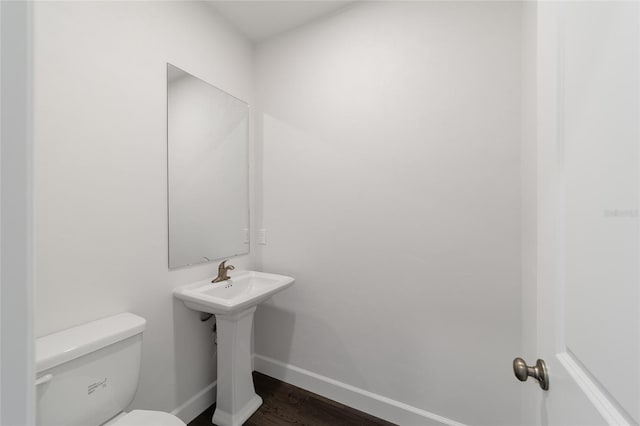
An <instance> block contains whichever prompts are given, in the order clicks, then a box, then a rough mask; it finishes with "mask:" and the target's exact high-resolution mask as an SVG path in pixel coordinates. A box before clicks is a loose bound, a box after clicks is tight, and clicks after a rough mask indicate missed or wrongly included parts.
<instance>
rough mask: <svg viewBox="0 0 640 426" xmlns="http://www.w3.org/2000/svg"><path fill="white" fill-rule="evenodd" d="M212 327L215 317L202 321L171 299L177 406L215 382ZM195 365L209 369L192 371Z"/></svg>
mask: <svg viewBox="0 0 640 426" xmlns="http://www.w3.org/2000/svg"><path fill="white" fill-rule="evenodd" d="M214 324H215V319H214V317H212V318H211V319H209V320H208V321H206V322H202V321H200V313H199V312H196V311H193V310H191V309H188V308H187V307H186V306H185V305H184V303H182V301H180V300H178V299H175V298H174V299H173V332H174V339H175V344H174V359H175V374H176V375H175V390H176V395H175V398H176V399H175V401H176V405H177V406H180V405H181V404H184V403H185V401H187V400H188V399H189V398H192V397H193V396H194V395H196V394H197V393H198V392H200V391H202V390H203V389H204V388H206V387H207V386H209V385H210V384H211V383H213V382H214V381H215V380H216V377H217V371H216V370H217V368H216V366H217V347H216V344H215V335H214V333H213V330H212V328H213V325H214ZM196 365H201V366H202V365H204V366H208V368H206V369H201V368H194V367H193V366H196Z"/></svg>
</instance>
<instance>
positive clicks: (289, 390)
mask: <svg viewBox="0 0 640 426" xmlns="http://www.w3.org/2000/svg"><path fill="white" fill-rule="evenodd" d="M253 382H254V385H255V388H256V393H257V394H258V395H260V396H261V397H262V399H263V401H264V403H263V404H262V406H261V407H260V408H259V409H258V411H256V412H255V413H254V414H253V416H251V417H250V418H249V420H247V422H246V423H245V426H282V425H296V426H302V425H304V426H338V425H340V426H350V425H353V426H393V423H389V422H386V421H384V420H381V419H378V418H377V417H373V416H371V415H369V414H366V413H363V412H362V411H358V410H354V409H353V408H350V407H347V406H346V405H342V404H339V403H337V402H335V401H331V400H330V399H327V398H324V397H322V396H320V395H316V394H314V393H311V392H308V391H306V390H303V389H300V388H297V387H295V386H293V385H290V384H288V383H284V382H281V381H280V380H276V379H274V378H271V377H269V376H265V375H264V374H260V373H257V372H254V373H253ZM213 410H215V404H214V405H212V406H211V407H209V408H208V409H207V410H206V411H205V412H204V413H202V414H200V415H199V416H198V417H197V418H195V419H194V420H193V421H192V422H191V423H189V425H188V426H211V417H212V416H213Z"/></svg>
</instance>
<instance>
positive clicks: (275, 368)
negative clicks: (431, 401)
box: [253, 354, 465, 426]
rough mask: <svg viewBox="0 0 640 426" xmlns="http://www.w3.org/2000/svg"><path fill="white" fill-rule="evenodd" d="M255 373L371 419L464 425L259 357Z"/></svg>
mask: <svg viewBox="0 0 640 426" xmlns="http://www.w3.org/2000/svg"><path fill="white" fill-rule="evenodd" d="M253 362H254V368H255V370H256V371H258V372H260V373H263V374H266V375H267V376H271V377H273V378H275V379H278V380H282V381H283V382H286V383H290V384H292V385H294V386H297V387H300V388H302V389H306V390H308V391H310V392H313V393H316V394H318V395H321V396H324V397H325V398H329V399H332V400H334V401H337V402H339V403H341V404H344V405H347V406H349V407H353V408H355V409H356V410H360V411H364V412H365V413H369V414H371V415H372V416H376V417H379V418H381V419H383V420H386V421H388V422H392V423H395V424H398V425H402V426H465V425H463V424H462V423H459V422H456V421H454V420H451V419H447V418H445V417H442V416H439V415H437V414H433V413H430V412H428V411H424V410H421V409H419V408H416V407H412V406H410V405H407V404H403V403H402V402H399V401H395V400H393V399H390V398H387V397H384V396H382V395H378V394H375V393H372V392H369V391H366V390H364V389H360V388H356V387H355V386H351V385H348V384H346V383H342V382H339V381H337V380H333V379H330V378H328V377H325V376H321V375H319V374H316V373H313V372H311V371H308V370H304V369H302V368H299V367H296V366H293V365H290V364H285V363H282V362H280V361H277V360H275V359H273V358H269V357H266V356H262V355H257V354H256V355H254V356H253Z"/></svg>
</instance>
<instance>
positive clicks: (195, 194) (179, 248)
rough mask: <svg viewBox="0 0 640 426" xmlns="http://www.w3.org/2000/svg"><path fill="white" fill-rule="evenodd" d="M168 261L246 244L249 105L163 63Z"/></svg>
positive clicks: (185, 261) (232, 251) (238, 249)
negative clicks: (164, 71)
mask: <svg viewBox="0 0 640 426" xmlns="http://www.w3.org/2000/svg"><path fill="white" fill-rule="evenodd" d="M167 145H168V160H167V162H168V198H169V200H168V201H169V267H170V268H178V267H181V266H186V265H193V264H196V263H202V262H208V261H210V260H216V259H222V258H228V257H231V256H235V255H238V254H245V253H248V252H249V160H248V152H249V105H248V104H247V103H246V102H244V101H241V100H240V99H237V98H235V97H233V96H231V95H229V94H228V93H226V92H224V91H222V90H220V89H218V88H217V87H215V86H213V85H211V84H209V83H207V82H205V81H202V80H201V79H199V78H197V77H195V76H193V75H191V74H189V73H187V72H185V71H183V70H181V69H180V68H177V67H175V66H173V65H171V64H167Z"/></svg>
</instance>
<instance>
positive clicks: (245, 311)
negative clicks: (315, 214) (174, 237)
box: [173, 271, 294, 426]
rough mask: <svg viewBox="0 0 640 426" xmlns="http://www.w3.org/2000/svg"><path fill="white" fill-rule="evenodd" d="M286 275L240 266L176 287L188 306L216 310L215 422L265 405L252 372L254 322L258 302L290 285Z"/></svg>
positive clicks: (229, 421)
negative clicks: (217, 277) (221, 277)
mask: <svg viewBox="0 0 640 426" xmlns="http://www.w3.org/2000/svg"><path fill="white" fill-rule="evenodd" d="M293 282H294V279H293V278H291V277H287V276H284V275H276V274H267V273H264V272H255V271H242V272H236V273H234V274H232V277H231V279H229V280H227V281H222V282H219V283H215V284H212V283H211V280H210V279H208V280H204V281H199V282H196V283H193V284H188V285H185V286H182V287H178V288H176V289H175V290H174V291H173V294H174V296H175V297H177V298H178V299H181V300H182V301H183V302H184V304H185V305H187V307H188V308H191V309H193V310H196V311H200V312H208V313H210V314H214V315H215V316H216V324H217V330H218V385H217V397H216V411H215V413H214V414H213V419H212V421H213V423H215V424H216V425H218V426H240V425H242V424H243V423H244V422H245V421H246V420H247V419H248V418H249V417H251V415H252V414H253V413H254V412H255V411H256V410H257V409H258V407H260V405H262V398H260V397H259V396H258V395H257V394H256V392H255V389H254V387H253V378H252V376H251V327H252V326H253V314H254V312H255V310H256V305H258V303H260V302H263V301H265V300H267V299H268V298H269V297H271V296H272V295H273V294H274V293H277V292H279V291H282V290H284V289H285V288H287V287H289V286H291V285H292V284H293Z"/></svg>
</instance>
